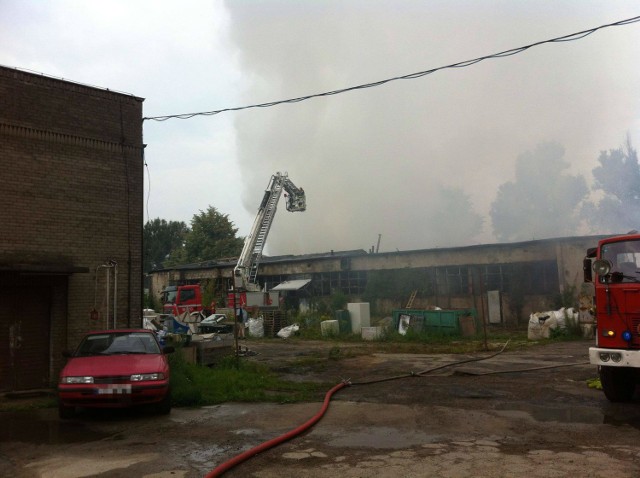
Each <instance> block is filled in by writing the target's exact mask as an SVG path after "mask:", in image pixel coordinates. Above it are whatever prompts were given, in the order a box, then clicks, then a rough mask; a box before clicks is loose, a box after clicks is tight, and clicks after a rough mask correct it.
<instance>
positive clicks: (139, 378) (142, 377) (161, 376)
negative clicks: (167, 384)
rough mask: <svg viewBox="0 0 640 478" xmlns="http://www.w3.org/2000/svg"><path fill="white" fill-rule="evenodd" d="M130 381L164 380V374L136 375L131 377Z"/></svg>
mask: <svg viewBox="0 0 640 478" xmlns="http://www.w3.org/2000/svg"><path fill="white" fill-rule="evenodd" d="M130 380H131V381H132V382H146V381H148V380H164V374H163V373H161V372H157V373H136V374H133V375H131V378H130Z"/></svg>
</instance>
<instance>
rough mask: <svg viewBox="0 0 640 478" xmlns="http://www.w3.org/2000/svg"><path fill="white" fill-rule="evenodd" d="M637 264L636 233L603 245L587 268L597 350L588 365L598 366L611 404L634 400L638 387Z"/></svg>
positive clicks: (592, 252)
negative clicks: (592, 287) (593, 301)
mask: <svg viewBox="0 0 640 478" xmlns="http://www.w3.org/2000/svg"><path fill="white" fill-rule="evenodd" d="M593 259H595V260H593ZM592 262H593V263H592ZM638 264H640V234H638V233H637V231H633V232H632V233H630V234H627V235H622V236H615V237H609V238H606V239H603V240H601V241H599V242H598V247H596V248H593V249H589V250H588V251H587V256H586V257H585V260H584V264H583V269H584V279H585V282H591V283H593V286H594V289H595V294H594V295H595V309H596V312H595V316H596V346H595V347H590V348H589V362H590V363H591V364H593V365H597V366H598V371H599V374H600V381H601V383H602V389H603V391H604V394H605V396H606V397H607V399H609V400H610V401H612V402H623V401H629V400H631V399H632V398H633V395H634V392H635V389H636V385H637V384H638V383H640V275H639V274H640V270H639V267H638ZM592 270H593V272H595V275H596V277H595V278H594V277H593V275H592V273H591V271H592Z"/></svg>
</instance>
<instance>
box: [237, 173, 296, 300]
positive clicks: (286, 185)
mask: <svg viewBox="0 0 640 478" xmlns="http://www.w3.org/2000/svg"><path fill="white" fill-rule="evenodd" d="M283 189H284V191H285V197H286V208H287V211H289V212H302V211H305V210H306V209H307V200H306V195H305V192H304V190H303V189H302V188H299V187H297V186H296V185H295V184H293V182H291V180H290V179H289V177H288V175H287V173H284V174H282V173H279V172H278V173H275V174H274V175H272V176H271V178H270V179H269V184H268V185H267V188H266V189H265V192H264V196H263V197H262V201H261V203H260V206H259V207H258V213H257V215H256V218H255V220H254V221H253V226H252V227H251V231H250V232H249V235H247V237H246V238H245V242H244V246H243V248H242V252H241V253H240V257H239V258H238V263H237V264H236V266H235V268H234V270H233V285H234V291H233V292H231V293H230V294H229V296H228V300H227V307H235V303H236V294H237V295H238V302H239V305H249V306H252V305H256V306H269V305H273V306H276V307H277V306H278V302H277V298H276V300H275V301H274V297H272V295H273V294H271V293H268V292H261V290H260V285H259V284H258V279H257V277H258V265H259V264H260V259H261V258H262V251H263V249H264V245H265V242H266V240H267V236H268V234H269V230H270V229H271V225H272V223H273V218H274V217H275V214H276V210H277V207H278V201H279V200H280V196H281V195H282V190H283ZM276 296H277V294H276ZM274 302H275V303H274Z"/></svg>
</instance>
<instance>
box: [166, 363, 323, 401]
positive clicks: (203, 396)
mask: <svg viewBox="0 0 640 478" xmlns="http://www.w3.org/2000/svg"><path fill="white" fill-rule="evenodd" d="M316 389H317V385H315V384H309V383H293V382H287V381H284V380H280V379H278V378H277V376H276V375H275V374H274V373H273V372H271V371H270V370H269V369H268V368H267V367H266V366H264V365H261V364H257V363H254V362H247V361H244V360H239V359H237V358H236V357H226V358H224V359H222V360H221V361H220V363H219V364H217V365H216V366H215V367H211V368H209V367H202V366H199V365H195V364H190V363H187V362H186V361H185V360H184V359H183V358H182V357H181V355H180V354H173V355H171V393H172V399H173V404H174V405H176V406H202V405H214V404H217V403H224V402H265V401H267V402H296V401H302V400H307V399H309V398H310V396H311V395H312V394H313V393H314V392H315V391H316Z"/></svg>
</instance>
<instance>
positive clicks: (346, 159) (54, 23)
mask: <svg viewBox="0 0 640 478" xmlns="http://www.w3.org/2000/svg"><path fill="white" fill-rule="evenodd" d="M637 15H640V5H639V4H638V3H637V2H636V1H615V0H613V1H611V0H603V1H587V0H580V1H578V0H576V1H568V0H566V1H565V0H562V1H559V0H549V1H547V0H538V1H535V2H520V1H488V0H473V1H471V0H467V1H455V0H448V1H407V0H377V1H371V0H358V1H356V0H346V1H345V0H340V1H338V0H336V1H308V2H300V1H294V0H288V1H284V0H281V1H262V2H258V1H239V0H229V1H227V2H220V1H209V2H204V1H188V0H187V1H184V2H180V3H179V4H178V3H176V2H167V1H159V0H156V1H136V2H129V1H126V0H122V1H121V0H111V1H109V2H87V1H79V0H76V1H71V0H57V1H55V2H39V1H31V0H26V1H25V0H20V1H19V0H11V1H10V0H0V45H2V46H1V47H0V64H3V65H5V66H10V67H19V68H24V69H28V70H32V71H36V72H41V73H45V74H48V75H51V76H55V77H62V78H66V79H70V80H73V81H78V82H81V83H86V84H90V85H95V86H100V87H105V88H110V89H114V90H119V91H123V92H127V93H132V94H134V95H137V96H141V97H144V98H146V101H145V103H144V115H145V116H157V115H169V114H178V113H190V112H198V111H210V110H216V109H221V108H227V107H235V106H242V105H246V104H254V103H261V102H267V101H272V100H279V99H286V98H291V97H297V96H304V95H308V94H314V93H320V92H323V91H329V90H334V89H339V88H344V87H349V86H353V85H358V84H362V83H368V82H372V81H376V80H381V79H385V78H389V77H393V76H398V75H404V74H408V73H413V72H417V71H422V70H427V69H431V68H436V67H440V66H444V65H447V64H450V63H455V62H458V61H462V60H467V59H471V58H475V57H478V56H484V55H487V54H491V53H495V52H499V51H503V50H508V49H511V48H515V47H518V46H523V45H527V44H529V43H534V42H537V41H541V40H547V39H550V38H553V37H557V36H561V35H565V34H569V33H573V32H576V31H580V30H585V29H588V28H592V27H595V26H599V25H602V24H606V23H611V22H614V21H618V20H622V19H625V18H630V17H634V16H637ZM638 58H640V24H633V25H629V26H624V27H616V28H608V29H604V30H601V31H598V32H596V33H594V34H593V35H591V36H588V37H587V38H585V39H582V40H579V41H575V42H568V43H558V44H547V45H543V46H539V47H536V48H533V49H531V50H529V51H527V52H524V53H521V54H518V55H515V56H512V57H509V58H503V59H498V60H487V61H484V62H482V63H479V64H476V65H474V66H470V67H468V68H461V69H456V70H445V71H439V72H436V73H435V74H433V75H429V76H426V77H423V78H420V79H414V80H405V81H398V82H392V83H390V84H387V85H384V86H380V87H377V88H372V89H365V90H360V91H355V92H351V93H345V94H342V95H336V96H332V97H327V98H316V99H312V100H309V101H306V102H302V103H297V104H287V105H280V106H276V107H273V108H267V109H254V110H247V111H242V112H236V113H224V114H220V115H216V116H206V117H197V118H194V119H191V120H169V121H166V122H162V123H158V122H145V125H144V135H145V138H144V140H145V143H147V144H148V147H147V149H146V160H147V163H148V164H149V172H150V174H149V177H145V180H146V181H148V182H149V183H150V190H149V187H148V183H147V185H145V187H146V190H147V193H148V196H146V197H145V201H147V197H148V202H147V204H148V217H150V218H155V217H161V218H163V219H167V220H183V221H186V222H189V220H190V219H191V217H192V216H193V214H196V213H198V211H199V210H205V209H206V208H207V207H208V205H213V206H215V207H216V208H217V209H218V210H219V211H220V212H222V213H224V214H228V215H229V217H230V219H231V220H232V221H233V222H234V223H235V225H236V226H237V227H238V228H239V233H240V234H241V235H245V234H247V233H248V231H249V228H250V226H251V224H252V221H253V217H254V215H255V212H256V210H257V207H258V204H259V202H260V199H261V197H262V194H263V189H264V187H265V186H266V185H267V182H268V180H269V177H270V175H271V174H273V173H274V172H276V171H282V172H288V173H289V176H290V177H291V179H292V180H293V182H294V183H295V184H297V185H298V186H300V187H303V188H304V189H305V191H306V192H307V203H308V210H307V211H306V212H305V213H295V214H291V213H288V212H287V211H286V210H285V208H284V204H283V202H281V203H280V208H279V212H278V215H277V216H276V218H275V221H274V225H273V228H272V230H271V235H270V236H269V239H268V241H267V251H266V252H267V253H268V254H300V253H310V252H323V251H328V250H330V249H334V250H342V249H354V248H363V249H368V248H369V247H371V246H373V245H375V244H376V242H377V239H378V234H382V240H381V246H380V250H381V251H390V250H396V249H399V250H406V249H419V248H428V247H439V246H449V245H467V244H475V243H486V242H493V241H495V238H494V236H493V234H492V230H491V223H490V219H489V218H488V216H487V215H488V211H489V208H490V205H491V202H492V201H493V200H494V198H495V194H496V190H497V188H498V187H499V186H500V185H501V184H502V183H504V182H505V181H509V180H513V178H514V170H515V160H516V158H517V157H518V155H520V154H522V153H524V152H526V151H531V150H533V149H535V147H536V145H537V144H539V143H541V142H548V141H555V142H559V143H560V144H562V145H563V146H564V147H565V159H566V160H567V161H568V162H569V163H570V164H571V172H572V173H574V174H576V173H580V174H583V175H585V177H586V179H587V181H589V182H590V181H591V179H592V178H591V170H592V169H593V168H594V167H595V166H596V165H597V158H598V154H599V152H600V151H601V150H608V149H611V148H617V147H620V146H621V145H622V144H623V143H624V141H625V137H626V135H627V134H630V135H631V138H632V142H633V144H634V145H635V146H636V147H638V146H639V145H640V96H639V95H638V94H637V92H638V91H640V67H638ZM439 187H447V188H449V187H456V188H461V189H462V190H463V191H464V192H465V193H466V194H467V195H469V197H470V200H471V201H472V203H473V206H474V209H475V210H476V211H477V212H478V213H480V214H482V215H483V216H485V222H484V227H483V230H481V231H478V234H477V235H475V236H474V237H460V235H456V234H453V236H455V237H447V236H451V235H450V234H446V233H444V232H442V231H455V230H456V229H455V228H451V227H447V224H443V223H442V222H441V221H443V215H442V214H437V215H436V214H434V211H436V210H437V209H438V202H439V201H438V197H437V194H436V192H437V190H438V188H439ZM451 216H452V217H450V220H451V221H453V222H455V221H456V219H457V218H456V217H455V216H456V215H455V214H453V213H452V214H451ZM434 217H437V218H438V219H437V221H436V220H432V218H434ZM577 232H591V231H577Z"/></svg>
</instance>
